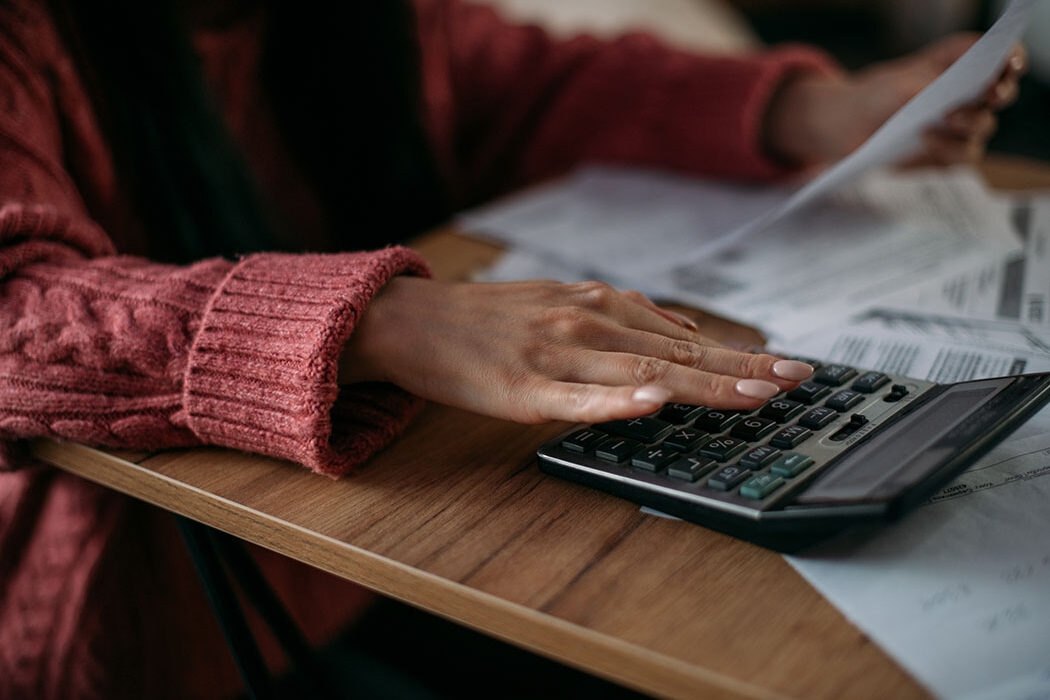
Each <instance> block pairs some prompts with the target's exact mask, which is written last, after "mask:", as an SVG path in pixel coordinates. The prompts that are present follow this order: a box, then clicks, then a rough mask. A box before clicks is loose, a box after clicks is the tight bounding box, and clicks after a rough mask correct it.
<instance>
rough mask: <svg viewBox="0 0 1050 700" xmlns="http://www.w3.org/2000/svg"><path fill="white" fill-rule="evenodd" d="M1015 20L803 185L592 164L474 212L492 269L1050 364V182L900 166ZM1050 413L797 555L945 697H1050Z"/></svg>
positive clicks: (953, 369) (840, 340)
mask: <svg viewBox="0 0 1050 700" xmlns="http://www.w3.org/2000/svg"><path fill="white" fill-rule="evenodd" d="M1039 2H1040V0H1014V1H1013V2H1011V3H1010V4H1009V6H1008V7H1007V9H1006V10H1005V11H1004V13H1003V15H1002V16H1001V17H1000V19H999V21H998V22H997V23H996V25H995V26H994V27H993V28H992V29H991V30H990V31H989V32H988V33H986V34H985V36H984V37H983V38H982V39H981V40H980V41H979V42H977V44H976V45H975V46H974V47H973V48H972V49H971V50H970V51H969V52H967V53H966V54H965V55H964V56H963V57H962V58H960V60H959V61H958V62H957V63H956V64H955V65H953V66H952V67H951V68H949V69H948V71H946V72H945V73H944V74H943V75H942V76H941V77H940V78H938V79H937V80H936V81H934V83H933V84H931V85H930V87H929V88H927V89H926V90H925V91H924V92H923V93H920V95H919V96H918V97H916V98H915V100H913V101H912V102H910V103H909V104H908V105H905V107H904V108H903V109H902V110H901V111H900V112H898V113H897V114H896V115H895V116H894V117H893V118H891V119H890V120H889V121H888V122H887V123H886V124H885V125H884V126H883V128H882V129H880V130H879V131H878V132H877V133H876V134H875V135H874V136H873V137H872V138H871V139H870V140H869V141H868V142H867V143H866V144H865V145H864V146H862V147H861V148H860V149H858V151H857V152H855V153H854V154H853V155H852V156H850V157H849V158H846V159H845V160H843V161H842V162H841V163H839V164H837V165H836V166H835V167H833V168H830V169H829V170H828V171H826V172H825V173H824V174H823V175H821V176H820V177H817V178H816V179H814V180H813V181H812V182H810V183H809V184H807V185H805V186H803V187H802V188H800V189H798V190H794V191H792V190H790V189H787V188H758V187H748V186H742V185H727V184H723V183H712V182H702V181H696V180H691V179H687V178H683V177H680V176H676V175H672V174H668V173H663V172H653V171H641V170H629V169H622V168H597V167H595V168H588V169H585V170H581V171H579V172H577V173H576V174H575V175H573V176H571V177H569V178H567V179H565V180H563V181H561V182H557V183H554V184H552V185H549V186H546V187H543V188H540V189H538V190H533V191H531V192H529V193H528V194H526V195H522V196H519V197H516V198H513V199H511V200H509V201H505V202H501V203H497V204H496V205H494V206H490V207H486V208H484V209H481V210H478V211H474V212H471V213H469V214H467V215H465V216H464V217H463V218H462V219H461V222H460V224H461V226H462V227H463V228H464V229H465V230H468V231H471V232H473V233H475V234H477V235H482V236H488V237H491V238H494V239H496V240H498V241H500V242H502V243H504V244H506V245H507V246H508V247H509V252H508V253H507V254H506V255H505V256H504V257H503V258H502V260H501V261H500V262H499V263H498V264H497V265H496V266H495V267H494V268H492V269H491V270H489V271H488V272H487V276H486V279H490V280H513V279H529V278H544V279H560V280H562V281H566V282H572V281H580V280H584V279H601V280H605V281H608V282H610V283H612V284H614V285H616V286H619V287H624V288H634V289H640V290H642V291H643V292H646V293H647V294H648V295H649V296H651V297H653V298H654V299H657V300H661V301H677V302H684V303H686V304H692V305H695V306H699V307H703V308H707V309H711V310H713V311H716V312H718V313H721V314H723V315H725V316H728V317H731V318H735V319H738V320H740V321H742V322H745V323H749V324H752V325H755V326H757V327H759V328H760V329H761V330H763V331H764V332H765V333H766V335H767V337H768V338H769V339H770V341H771V346H772V347H773V348H775V349H776V350H778V351H782V352H786V353H792V354H799V355H805V356H811V357H816V358H821V359H826V360H831V361H839V362H843V363H848V364H853V365H858V366H862V367H867V368H872V369H878V370H885V371H890V372H893V373H898V374H904V375H909V376H914V377H919V378H923V379H930V380H933V381H937V382H956V381H964V380H968V379H977V378H982V377H990V376H998V375H1004V374H1014V373H1021V372H1038V371H1050V192H1047V193H1036V194H1031V193H1025V194H1015V195H1009V196H1007V195H1003V194H1000V193H993V192H990V191H989V190H988V189H987V188H986V187H985V185H984V183H983V182H982V181H981V179H980V178H979V177H978V176H977V175H976V174H975V173H973V172H972V171H970V170H966V169H959V170H952V171H947V172H943V171H942V172H924V173H910V174H902V173H894V172H888V171H879V170H878V169H877V166H881V165H884V164H886V163H888V162H890V161H892V160H894V159H897V158H899V157H900V156H902V155H903V154H905V153H907V152H909V151H910V150H911V149H912V148H913V147H914V146H915V144H916V143H917V141H918V136H919V134H920V133H921V131H922V130H923V129H924V128H926V127H927V126H928V125H930V124H932V123H933V122H935V121H936V120H938V119H939V118H940V116H941V115H943V114H945V113H946V112H947V111H950V109H952V108H953V107H955V106H958V105H961V104H964V103H966V102H968V101H970V100H972V99H974V98H975V97H976V96H977V95H978V94H979V93H980V92H981V91H982V90H983V89H984V86H985V85H987V84H988V83H989V82H990V81H991V80H992V79H993V77H994V76H995V75H996V74H997V73H998V71H999V70H1000V67H1001V65H1002V61H1003V60H1004V58H1005V56H1006V55H1007V52H1008V51H1009V50H1010V47H1011V46H1012V45H1013V43H1014V42H1015V41H1016V40H1017V38H1018V37H1019V36H1020V35H1021V33H1022V31H1023V30H1024V27H1025V25H1026V24H1027V21H1028V18H1029V17H1030V15H1031V13H1032V10H1033V8H1034V7H1035V6H1036V5H1037V4H1038V3H1039ZM1047 532H1050V409H1048V410H1045V411H1043V412H1042V413H1041V414H1039V415H1037V416H1035V417H1034V418H1033V419H1031V420H1030V421H1029V422H1028V423H1027V424H1026V425H1025V426H1024V427H1022V428H1021V430H1020V431H1018V432H1017V433H1016V434H1015V435H1014V436H1013V437H1012V438H1011V439H1010V440H1008V441H1007V442H1004V443H1003V444H1001V445H1000V446H999V447H998V448H997V449H996V450H994V451H993V452H991V453H989V455H988V456H986V457H985V458H984V459H982V460H981V461H980V462H979V463H978V464H976V465H975V466H974V467H973V468H972V469H971V470H969V471H968V472H966V473H965V474H964V475H962V476H961V477H960V478H959V479H958V480H957V481H956V482H954V483H953V484H951V485H950V486H948V487H947V488H945V489H944V490H942V491H941V492H940V493H938V494H937V495H935V496H934V497H933V498H932V499H931V500H930V502H929V503H928V504H926V505H924V506H921V507H919V508H918V509H917V510H916V512H915V513H913V514H910V515H909V516H908V517H907V518H905V519H904V520H903V521H901V522H900V523H898V524H896V525H894V526H893V527H890V528H886V529H883V530H880V531H878V532H877V533H874V534H870V535H867V536H865V537H857V536H851V537H848V538H843V539H840V540H839V541H836V542H833V543H830V544H828V545H825V546H823V547H821V548H819V549H815V550H812V551H809V552H806V553H803V554H801V555H796V556H792V557H789V558H788V560H789V561H790V562H791V564H792V565H793V566H794V567H795V568H796V569H797V570H798V571H799V572H800V573H801V575H802V576H804V577H805V578H806V579H807V580H809V581H810V582H811V583H812V584H813V585H814V586H815V587H816V588H817V589H818V590H820V591H821V592H822V593H823V594H824V595H825V596H826V597H827V598H828V599H829V600H830V601H831V602H832V603H833V604H835V605H836V606H837V607H838V608H839V609H840V610H842V611H843V613H844V614H845V615H846V616H847V617H848V618H849V619H850V620H852V621H853V622H854V623H855V624H856V625H857V626H858V627H860V628H861V629H862V630H864V631H865V632H866V633H867V634H868V635H870V636H871V637H872V638H873V639H874V640H876V641H877V642H878V643H879V644H881V645H882V646H883V648H885V650H886V651H887V652H888V653H889V654H890V655H892V656H893V657H894V658H895V659H896V660H897V661H898V662H899V663H900V664H901V665H902V666H903V667H904V668H906V669H908V670H909V671H910V672H911V673H912V674H913V675H914V676H915V677H916V679H918V680H919V682H921V683H923V684H924V685H925V686H926V687H927V688H929V689H930V690H931V691H932V692H934V693H935V694H937V695H938V696H941V697H950V698H964V697H965V698H996V699H1004V700H1011V699H1016V700H1021V699H1022V698H1036V697H1040V698H1045V697H1050V544H1048V542H1050V538H1048V537H1047V534H1046V533H1047Z"/></svg>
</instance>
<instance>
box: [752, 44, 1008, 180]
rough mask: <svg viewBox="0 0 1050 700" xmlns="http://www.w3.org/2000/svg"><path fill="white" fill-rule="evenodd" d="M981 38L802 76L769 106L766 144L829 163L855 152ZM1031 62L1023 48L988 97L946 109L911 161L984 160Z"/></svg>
mask: <svg viewBox="0 0 1050 700" xmlns="http://www.w3.org/2000/svg"><path fill="white" fill-rule="evenodd" d="M977 38H978V35H976V34H957V35H953V36H951V37H948V38H947V39H944V40H942V41H940V42H937V43H935V44H932V45H930V46H928V47H926V48H925V49H923V50H921V51H919V52H917V53H914V54H912V55H910V56H907V57H905V58H901V59H898V60H895V61H886V62H884V63H878V64H875V65H873V66H871V67H869V68H866V69H864V70H862V71H859V72H857V73H855V74H853V75H844V76H839V77H834V76H816V75H813V76H810V75H803V76H799V77H798V78H795V79H794V80H792V81H790V82H788V83H787V84H786V85H785V86H784V87H783V88H781V90H780V92H779V93H778V94H777V95H776V96H775V97H774V99H773V101H772V103H771V104H770V108H769V112H768V114H767V118H766V131H765V137H766V145H767V148H768V149H769V150H770V152H771V153H774V154H777V155H778V156H779V157H781V158H782V159H785V160H787V161H789V162H794V163H799V164H802V165H819V164H825V163H830V162H833V161H836V160H838V159H840V158H843V157H845V156H846V155H849V154H850V153H851V152H852V151H853V150H854V149H856V148H857V147H858V146H860V145H861V144H862V143H864V141H865V140H866V139H867V138H868V137H869V136H871V135H872V134H873V133H875V131H876V129H878V128H879V127H880V126H881V125H882V124H883V122H885V121H886V120H887V119H888V118H889V117H890V116H892V115H893V113H894V112H896V111H897V110H898V109H900V108H901V107H902V106H904V104H905V103H906V102H907V101H908V100H910V99H911V98H913V97H915V95H917V94H918V93H919V92H920V91H921V90H922V89H923V88H925V87H926V86H927V85H929V84H930V83H931V82H933V80H934V78H936V77H937V76H938V75H940V74H941V73H942V72H944V71H945V70H946V69H947V68H948V66H950V65H951V64H952V63H954V62H955V60H956V59H957V58H959V57H960V56H961V55H962V54H963V53H965V52H966V50H967V49H969V48H970V46H971V45H973V43H974V42H975V41H976V40H977ZM1026 66H1027V57H1026V54H1025V51H1024V48H1023V47H1021V46H1016V47H1015V48H1014V49H1013V51H1012V52H1011V54H1010V56H1009V58H1008V59H1007V62H1006V67H1005V68H1004V69H1003V72H1002V74H1001V75H1000V76H999V79H998V80H997V81H996V82H995V83H994V84H992V85H989V86H988V88H987V90H986V91H985V93H984V96H983V98H982V99H980V100H978V101H976V102H975V103H973V104H970V105H966V106H963V107H960V108H958V109H956V110H954V111H952V112H951V113H949V114H947V115H945V118H944V120H943V121H942V122H941V123H940V124H938V125H936V126H935V127H933V128H931V129H929V130H928V131H927V132H926V133H925V134H924V138H923V145H922V149H921V151H920V152H919V153H916V154H914V155H913V156H912V157H911V158H909V160H908V161H907V162H906V163H904V165H908V166H919V165H952V164H955V163H966V162H975V161H977V160H979V159H980V158H981V157H982V156H983V155H984V149H985V145H986V144H987V142H988V139H989V138H991V136H992V134H993V133H994V132H995V128H996V118H995V112H996V111H998V110H1000V109H1002V108H1003V107H1006V106H1007V105H1009V104H1011V103H1013V102H1014V100H1016V99H1017V81H1018V79H1019V77H1020V76H1021V74H1023V73H1024V71H1025V69H1026Z"/></svg>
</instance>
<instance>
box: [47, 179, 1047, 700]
mask: <svg viewBox="0 0 1050 700" xmlns="http://www.w3.org/2000/svg"><path fill="white" fill-rule="evenodd" d="M985 172H986V173H987V175H988V177H989V179H990V180H991V182H992V183H993V184H996V185H1001V186H1012V187H1017V186H1024V185H1036V186H1046V187H1050V168H1046V167H1041V166H1032V165H1028V164H1024V163H1020V162H1014V161H1010V160H1006V159H997V160H996V161H995V162H994V163H991V164H989V166H988V167H987V168H986V169H985ZM416 247H417V248H418V249H419V250H420V251H421V252H422V253H423V254H424V255H425V256H426V257H427V258H428V259H429V260H431V261H432V263H433V264H434V267H435V269H436V271H437V272H438V274H439V275H440V276H442V277H446V278H456V277H462V276H463V275H465V274H467V273H468V272H470V271H471V270H474V269H477V268H479V267H481V266H483V265H486V264H488V263H489V262H490V261H491V260H492V259H493V258H494V257H495V255H496V254H497V251H496V249H494V248H493V247H492V246H489V245H486V244H482V243H479V242H477V241H473V240H471V239H468V238H465V237H463V236H458V235H456V234H454V233H449V232H439V233H436V234H433V235H430V236H427V237H424V238H423V239H421V240H420V241H419V242H418V245H417V246H416ZM700 320H701V321H702V323H703V324H704V325H705V327H706V328H707V330H708V331H709V332H711V333H713V334H720V335H724V334H726V333H734V334H739V335H737V336H736V337H738V338H740V337H755V336H754V334H753V333H752V332H750V331H746V330H745V331H741V330H740V329H739V328H738V327H734V326H732V325H731V324H728V323H726V322H724V321H721V320H720V319H716V318H713V317H708V316H702V317H701V319H700ZM564 428H565V426H564V425H561V424H558V425H546V426H521V425H516V424H511V423H505V422H501V421H498V420H494V419H489V418H483V417H480V416H476V415H473V414H469V413H465V412H463V411H458V410H454V409H450V408H446V407H442V406H436V405H433V406H429V407H428V408H427V409H426V410H425V411H424V413H423V415H422V416H421V417H420V418H419V419H417V420H416V421H415V422H414V423H413V424H412V426H411V427H410V428H409V430H408V432H407V433H406V434H405V435H404V436H403V437H402V438H401V439H400V440H398V441H397V442H396V443H395V444H393V445H391V446H390V447H389V448H388V449H386V450H385V451H383V452H382V453H381V454H380V455H378V456H377V457H376V458H375V459H374V460H373V462H372V464H370V466H369V467H368V468H367V469H365V470H364V472H363V473H361V474H360V475H359V476H355V477H352V478H347V479H343V480H341V481H338V482H333V481H331V480H330V479H328V478H325V477H321V476H316V475H313V474H311V473H308V472H306V471H305V470H303V469H302V468H300V467H298V466H296V465H293V464H289V463H285V462H280V461H276V460H272V459H266V458H262V457H258V456H255V455H249V454H242V453H237V452H232V451H228V450H221V449H192V450H171V451H163V452H157V453H151V454H146V453H137V454H135V453H118V452H112V451H109V452H107V451H103V450H97V449H92V448H90V447H85V446H82V445H77V444H69V443H59V442H51V441H44V440H42V441H39V442H37V443H35V444H34V451H35V453H36V455H37V456H38V457H41V458H43V459H44V460H47V461H49V462H51V463H53V464H55V465H57V466H59V467H61V468H63V469H65V470H67V471H70V472H73V473H75V474H79V475H81V476H83V477H85V478H87V479H90V480H92V481H96V482H98V483H101V484H104V485H106V486H109V487H111V488H114V489H117V490H118V491H122V492H124V493H126V494H129V495H131V496H134V497H136V498H140V499H142V500H145V501H148V502H150V503H153V504H155V505H158V506H160V507H162V508H166V509H167V510H170V511H173V512H176V513H180V514H182V515H186V516H188V517H190V518H193V519H195V520H199V521H201V522H204V523H206V524H208V525H211V526H214V527H216V528H219V529H221V530H224V531H226V532H229V533H232V534H234V535H236V536H238V537H241V538H244V539H246V540H249V541H251V542H255V543H257V544H260V545H262V546H265V547H268V548H270V549H273V550H276V551H278V552H281V553H283V554H286V555H288V556H290V557H293V558H295V559H298V560H300V561H303V562H306V563H308V564H311V565H313V566H317V567H319V568H321V569H324V570H326V571H330V572H332V573H334V574H337V575H339V576H343V577H345V578H347V579H350V580H352V581H356V582H358V583H360V584H362V585H364V586H367V587H368V588H371V589H373V590H375V591H378V592H379V593H382V594H383V595H387V596H391V597H394V598H397V599H400V600H402V601H405V602H407V603H410V604H412V605H415V606H418V607H420V608H424V609H426V610H429V611H431V612H434V613H436V614H438V615H441V616H444V617H446V618H449V619H452V620H455V621H458V622H461V623H463V624H466V625H468V626H470V627H473V628H475V629H477V630H480V631H482V632H485V633H487V634H490V635H492V636H495V637H499V638H502V639H505V640H508V641H510V642H513V643H514V644H517V645H519V646H522V647H525V648H528V649H531V650H533V651H536V652H538V653H541V654H544V655H546V656H549V657H552V658H554V659H557V660H559V661H562V662H564V663H567V664H571V665H574V666H577V667H579V668H582V669H585V670H587V671H589V672H592V673H595V674H597V675H601V676H604V677H606V678H609V679H612V680H615V681H618V682H620V683H623V684H625V685H628V686H631V687H634V688H637V689H640V690H642V691H644V692H647V693H650V694H653V695H657V696H666V697H671V698H697V697H747V698H772V697H784V696H788V697H796V698H841V697H849V698H887V697H892V698H915V697H926V693H925V691H924V690H923V689H922V688H921V687H920V686H918V685H917V684H916V683H915V681H914V680H912V679H911V678H910V677H909V676H908V675H907V674H906V673H905V672H904V671H902V670H901V669H900V668H899V667H898V666H897V665H896V664H895V663H894V662H893V661H892V660H891V659H890V658H889V657H887V656H886V655H885V654H884V653H883V652H882V651H881V650H880V649H879V648H878V647H877V646H876V645H875V644H874V643H872V642H871V641H870V640H869V639H868V638H867V637H866V636H865V635H864V634H863V633H861V632H860V631H859V630H857V629H856V628H855V627H853V626H852V625H850V624H849V623H848V622H847V621H846V620H845V618H843V616H842V615H841V614H839V612H838V611H837V610H836V609H835V608H833V607H832V606H831V605H830V604H829V603H828V602H827V601H825V600H824V599H823V598H822V597H821V596H820V595H819V594H818V593H817V592H816V591H815V590H813V589H812V588H811V587H810V586H809V585H808V584H806V583H805V581H804V580H803V579H802V578H801V577H799V576H798V575H797V574H796V573H795V572H794V570H793V569H792V568H791V567H790V566H788V564H787V563H786V562H785V561H784V560H783V559H782V558H781V557H780V556H779V555H777V554H775V553H773V552H769V551H765V550H762V549H759V548H757V547H754V546H752V545H749V544H746V543H743V542H740V541H737V540H734V539H731V538H729V537H725V536H723V535H720V534H717V533H714V532H710V531H708V530H705V529H703V528H700V527H696V526H694V525H691V524H688V523H683V522H675V521H669V520H664V519H660V518H654V517H652V516H647V515H643V514H642V513H640V512H639V510H638V507H637V506H635V505H633V504H631V503H628V502H626V501H622V500H620V499H617V498H614V497H612V496H607V495H605V494H602V493H599V492H596V491H592V490H589V489H586V488H583V487H580V486H576V485H574V484H570V483H567V482H564V481H561V480H558V479H555V478H553V477H549V476H546V475H544V474H541V473H540V472H539V470H538V469H537V467H536V465H535V460H534V458H533V451H534V449H535V448H536V446H537V445H539V444H540V443H542V442H543V441H545V440H546V439H548V438H550V437H552V436H553V435H555V434H556V433H558V432H559V431H561V430H563V429H564Z"/></svg>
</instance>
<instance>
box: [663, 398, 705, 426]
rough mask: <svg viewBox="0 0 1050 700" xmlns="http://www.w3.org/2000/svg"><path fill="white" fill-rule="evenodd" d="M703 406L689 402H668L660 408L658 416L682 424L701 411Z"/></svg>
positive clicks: (669, 421)
mask: <svg viewBox="0 0 1050 700" xmlns="http://www.w3.org/2000/svg"><path fill="white" fill-rule="evenodd" d="M703 411H704V407H703V406H694V405H693V404H691V403H669V404H667V405H666V406H664V407H663V408H662V409H660V413H659V414H658V417H659V418H660V420H665V421H667V422H668V423H673V424H675V425H684V424H686V423H688V422H689V421H691V420H693V419H694V418H696V417H697V416H698V415H700V414H701V413H703Z"/></svg>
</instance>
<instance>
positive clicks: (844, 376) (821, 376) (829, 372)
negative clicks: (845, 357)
mask: <svg viewBox="0 0 1050 700" xmlns="http://www.w3.org/2000/svg"><path fill="white" fill-rule="evenodd" d="M856 376H857V370H855V369H853V368H852V367H849V366H847V365H824V366H823V367H821V368H820V369H818V370H817V371H816V372H815V373H814V374H813V381H815V382H816V383H818V384H827V385H828V386H841V385H842V384H844V383H846V382H848V381H849V380H850V379H853V378H854V377H856Z"/></svg>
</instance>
